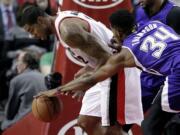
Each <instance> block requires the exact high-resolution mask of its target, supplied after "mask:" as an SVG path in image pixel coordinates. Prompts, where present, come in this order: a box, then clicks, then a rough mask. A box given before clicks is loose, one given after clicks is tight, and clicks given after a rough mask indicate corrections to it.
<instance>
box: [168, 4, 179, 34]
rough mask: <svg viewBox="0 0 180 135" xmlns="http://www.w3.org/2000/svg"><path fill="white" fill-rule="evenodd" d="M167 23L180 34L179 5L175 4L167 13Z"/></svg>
mask: <svg viewBox="0 0 180 135" xmlns="http://www.w3.org/2000/svg"><path fill="white" fill-rule="evenodd" d="M167 25H169V26H170V27H172V28H173V29H174V30H175V31H176V32H177V33H178V34H179V35H180V7H178V6H175V7H173V8H172V10H171V11H170V12H169V14H168V15H167Z"/></svg>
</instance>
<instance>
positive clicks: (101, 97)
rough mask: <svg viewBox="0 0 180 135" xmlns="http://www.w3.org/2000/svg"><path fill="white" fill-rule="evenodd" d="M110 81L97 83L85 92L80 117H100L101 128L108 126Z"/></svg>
mask: <svg viewBox="0 0 180 135" xmlns="http://www.w3.org/2000/svg"><path fill="white" fill-rule="evenodd" d="M110 82H111V79H107V80H105V81H102V82H99V83H97V84H96V85H95V86H93V87H92V88H90V89H89V90H87V91H86V93H85V95H84V98H83V100H82V107H81V110H80V115H87V116H96V117H101V122H102V126H109V125H110V122H109V91H110Z"/></svg>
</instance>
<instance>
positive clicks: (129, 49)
mask: <svg viewBox="0 0 180 135" xmlns="http://www.w3.org/2000/svg"><path fill="white" fill-rule="evenodd" d="M120 18H121V19H120ZM110 23H111V27H112V31H113V33H114V37H115V38H116V40H117V41H119V43H121V42H122V41H123V47H122V49H121V51H120V53H119V54H117V55H114V56H111V57H110V58H109V59H108V61H107V63H106V64H105V65H104V66H102V67H101V68H99V69H98V70H96V72H94V73H93V74H92V73H91V74H88V73H87V74H86V75H84V77H81V78H79V79H76V80H74V81H72V82H71V83H69V84H66V85H64V86H62V87H60V88H59V89H60V90H61V91H64V92H65V91H75V90H85V89H87V88H89V87H91V86H93V85H94V84H96V83H97V82H99V81H102V80H104V79H105V78H107V77H109V76H112V75H113V74H114V73H116V72H117V71H118V70H119V68H121V67H135V66H136V67H138V68H141V69H142V70H143V71H146V72H148V73H151V74H156V75H159V76H165V77H166V81H165V86H164V87H163V90H162V94H161V95H160V98H158V100H156V101H155V103H154V104H153V105H152V107H151V108H153V109H151V112H153V117H154V118H156V120H157V121H159V122H158V123H159V124H160V125H159V126H158V127H157V128H156V129H154V128H153V127H149V129H151V128H152V129H153V130H152V131H150V132H147V131H146V130H144V131H143V132H144V135H160V134H161V133H162V132H163V131H162V129H163V128H161V127H164V125H165V124H166V122H167V121H168V120H169V119H171V118H172V117H173V116H174V115H175V114H177V113H179V112H180V85H179V84H180V58H179V55H180V37H179V36H178V34H176V33H175V32H174V30H173V29H171V28H170V27H168V26H167V25H164V24H163V23H161V22H158V21H150V22H147V23H145V24H144V25H142V26H141V27H139V28H138V30H136V31H134V28H135V22H133V15H132V14H130V13H129V12H128V11H126V10H119V11H117V12H115V13H113V14H112V16H111V17H110ZM121 44H122V43H121ZM178 44H179V45H178ZM156 102H157V103H156ZM159 102H160V104H159ZM151 112H150V113H151ZM159 117H160V118H159ZM150 126H151V125H150ZM153 126H154V125H153ZM159 127H160V128H159Z"/></svg>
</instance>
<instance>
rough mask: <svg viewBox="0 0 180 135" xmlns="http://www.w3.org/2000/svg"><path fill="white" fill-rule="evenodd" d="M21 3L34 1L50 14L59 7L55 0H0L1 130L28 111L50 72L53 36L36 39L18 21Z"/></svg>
mask: <svg viewBox="0 0 180 135" xmlns="http://www.w3.org/2000/svg"><path fill="white" fill-rule="evenodd" d="M23 4H35V5H37V6H38V7H40V8H41V9H43V10H44V11H46V12H47V13H48V14H50V15H54V14H56V12H57V7H58V4H57V1H55V0H1V1H0V27H1V29H0V82H1V83H0V121H1V122H0V123H1V129H2V130H4V129H5V128H7V127H9V126H10V125H11V124H13V123H15V122H16V121H17V120H18V119H20V118H21V117H22V116H24V115H25V114H27V113H28V112H29V111H30V109H29V108H30V106H31V102H32V99H33V95H35V94H37V93H38V92H39V90H46V86H45V83H44V76H45V75H47V74H48V73H50V71H51V66H52V62H53V48H54V44H55V37H53V36H49V37H48V39H47V40H39V39H37V38H34V37H33V36H32V35H31V34H30V33H28V32H26V31H25V30H24V29H23V28H21V27H19V25H18V24H17V22H18V16H17V13H18V10H19V8H20V7H21V6H22V5H23ZM32 80H34V81H33V82H32ZM28 82H31V83H28ZM22 101H23V103H21V102H22ZM12 103H13V104H12ZM20 109H21V110H24V111H19V112H18V110H20ZM22 112H23V113H22Z"/></svg>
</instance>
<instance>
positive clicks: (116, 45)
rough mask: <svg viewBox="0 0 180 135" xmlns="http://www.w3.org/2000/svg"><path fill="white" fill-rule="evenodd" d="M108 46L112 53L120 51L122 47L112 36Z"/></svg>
mask: <svg viewBox="0 0 180 135" xmlns="http://www.w3.org/2000/svg"><path fill="white" fill-rule="evenodd" d="M108 46H109V47H110V48H112V49H113V53H118V52H120V50H121V47H122V45H120V44H119V43H118V42H117V41H116V39H115V38H114V37H113V38H112V39H111V43H110V44H108Z"/></svg>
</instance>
